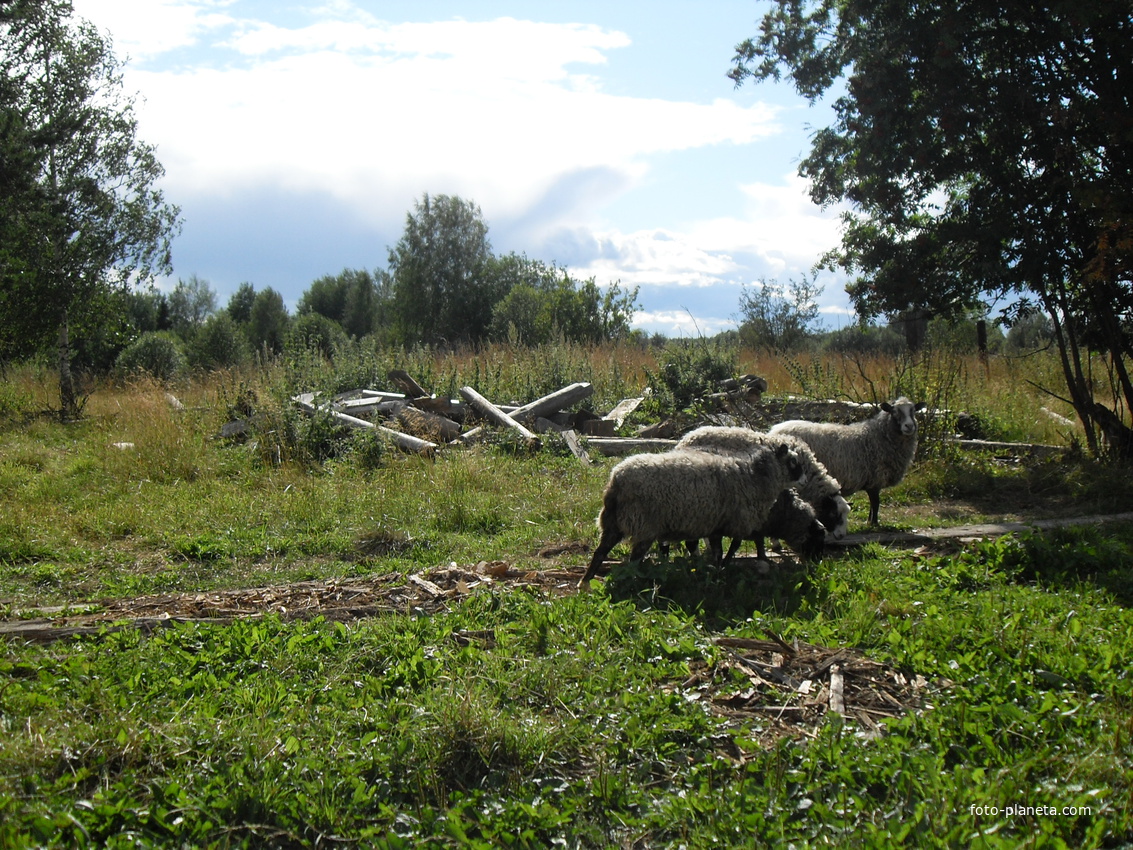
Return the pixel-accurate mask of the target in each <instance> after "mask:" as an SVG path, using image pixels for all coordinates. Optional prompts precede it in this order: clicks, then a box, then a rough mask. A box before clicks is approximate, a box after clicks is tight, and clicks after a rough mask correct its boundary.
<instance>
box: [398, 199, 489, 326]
mask: <svg viewBox="0 0 1133 850" xmlns="http://www.w3.org/2000/svg"><path fill="white" fill-rule="evenodd" d="M491 256H492V249H491V245H490V243H489V242H488V225H487V224H485V223H484V219H483V215H482V214H481V212H480V208H479V207H478V206H476V205H475V204H473V203H471V202H469V201H465V200H463V199H461V198H458V197H455V196H450V195H437V196H435V197H430V196H429V195H427V194H426V195H424V196H423V197H422V199H421V200H420V201H419V202H417V203H416V204H415V207H414V212H412V213H409V214H407V215H406V217H405V231H404V233H403V234H402V236H401V239H400V240H398V243H397V245H395V246H394V247H393V248H391V249H390V251H389V270H390V275H391V278H392V281H391V289H392V292H391V294H392V298H393V303H392V307H393V313H394V318H395V323H396V325H397V334H398V335H399V336H400V337H401V339H402V341H403V342H407V343H414V342H424V343H429V344H433V343H456V342H460V341H477V340H480V339H483V338H484V336H485V334H486V332H487V330H488V325H489V323H490V322H491V319H492V307H493V306H494V305H495V303H496V301H498V300H499V299H500V297H502V295H503V293H502V292H500V291H499V290H498V288H497V286H496V284H497V283H498V279H497V278H495V277H493V276H491V275H489V274H487V267H488V263H489V260H490V259H491Z"/></svg>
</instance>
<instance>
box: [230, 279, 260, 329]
mask: <svg viewBox="0 0 1133 850" xmlns="http://www.w3.org/2000/svg"><path fill="white" fill-rule="evenodd" d="M255 303H256V287H254V286H253V285H252V284H250V283H248V282H247V281H245V282H244V283H242V284H240V285H239V286H238V287H236V291H235V292H233V293H232V296H231V297H230V298H229V299H228V306H227V307H225V308H224V309H226V310H227V311H228V315H229V316H231V317H232V321H234V322H236V324H238V325H246V324H248V322H250V321H251V320H252V305H253V304H255Z"/></svg>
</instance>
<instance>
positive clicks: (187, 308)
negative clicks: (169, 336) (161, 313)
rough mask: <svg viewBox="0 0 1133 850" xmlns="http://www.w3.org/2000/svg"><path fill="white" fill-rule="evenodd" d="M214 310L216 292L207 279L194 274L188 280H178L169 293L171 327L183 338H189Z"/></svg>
mask: <svg viewBox="0 0 1133 850" xmlns="http://www.w3.org/2000/svg"><path fill="white" fill-rule="evenodd" d="M215 310H216V293H215V292H213V290H212V287H211V286H209V282H208V281H207V280H201V278H199V277H197V276H196V275H195V274H194V275H190V276H189V279H188V280H178V281H177V285H176V286H175V287H174V288H173V291H172V292H171V293H170V294H169V314H170V319H171V320H172V322H173V329H174V330H175V331H176V332H177V333H178V334H179V335H180V336H181V337H182V338H183V339H190V338H192V336H193V334H194V333H196V331H197V329H198V328H200V326H201V325H203V324H204V323H205V319H207V318H208V317H209V316H211V315H212V314H213V312H214V311H215Z"/></svg>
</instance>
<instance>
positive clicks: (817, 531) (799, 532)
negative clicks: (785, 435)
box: [733, 488, 841, 561]
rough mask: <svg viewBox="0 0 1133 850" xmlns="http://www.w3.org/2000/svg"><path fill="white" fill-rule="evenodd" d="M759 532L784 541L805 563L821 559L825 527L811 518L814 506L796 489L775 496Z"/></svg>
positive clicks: (816, 519)
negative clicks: (777, 496)
mask: <svg viewBox="0 0 1133 850" xmlns="http://www.w3.org/2000/svg"><path fill="white" fill-rule="evenodd" d="M839 498H841V497H840V496H839ZM762 531H763V533H764V534H766V535H768V536H771V537H778V538H781V539H783V540H786V541H787V543H788V545H790V547H791V548H792V549H794V550H795V551H796V552H798V553H799V555H800V556H801V557H802V558H803V559H804V560H806V561H818V560H821V559H822V549H823V547H824V546H825V544H826V527H825V526H824V525H823V524H822V523H821V522H819V520H818V518H817V517H816V516H815V512H814V506H813V505H812V504H811V503H810V502H808V501H807V500H806V499H804V498H803V497H802V496H801V495H800V493H799V491H798V490H795V489H793V488H792V489H789V490H784V491H783V492H782V493H780V494H779V498H778V499H776V500H775V504H774V505H772V506H771V512H770V513H769V514H768V516H767V523H766V524H765V525H764V526H763V529H762ZM733 542H734V541H733ZM760 557H764V553H762V552H761V553H760Z"/></svg>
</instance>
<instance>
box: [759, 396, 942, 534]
mask: <svg viewBox="0 0 1133 850" xmlns="http://www.w3.org/2000/svg"><path fill="white" fill-rule="evenodd" d="M924 407H925V405H924V402H919V403H917V404H914V403H913V402H911V401H909V399H907V398H905V397H904V396H902V397H901V398H899V399H897V400H896V401H894V402H893V403H892V404H890V403H889V402H883V403H882V404H881V405H880V410H879V411H878V412H877V413H876V414H875V415H874V416H872V417H871V418H869V419H866V420H864V421H862V422H854V423H853V424H850V425H840V424H836V423H832V422H808V421H806V420H804V419H793V420H790V421H788V422H780V423H779V424H778V425H776V426H775V427H774V428H772V429H771V430H770V431H769V432H768V433H770V434H772V435H790V436H792V437H797V438H798V439H800V440H802V441H804V442H805V443H806V444H807V445H808V446H810V448H811V451H813V452H814V456H815V457H816V458H818V460H819V461H820V462H821V463H822V465H823V466H825V467H826V469H827V471H828V472H829V473H830V474H831V475H832V476H834V477H835V478H836V479H838V483H839V484H841V485H842V495H843V496H849V495H850V494H851V493H856V492H857V491H858V490H865V492H866V494H867V495H868V496H869V523H870V525H877V524H878V509H879V508H880V505H881V490H882V488H885V487H893V486H894V485H896V484H899V483H900V482H901V479H903V478H904V477H905V473H906V472H907V471H908V469H909V466H910V465H911V464H912V462H913V455H915V454H916V451H917V419H916V414H917V412H918V411H920V410H923V409H924Z"/></svg>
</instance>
